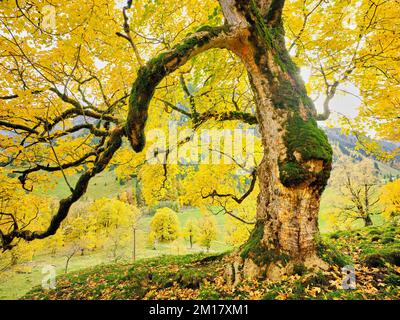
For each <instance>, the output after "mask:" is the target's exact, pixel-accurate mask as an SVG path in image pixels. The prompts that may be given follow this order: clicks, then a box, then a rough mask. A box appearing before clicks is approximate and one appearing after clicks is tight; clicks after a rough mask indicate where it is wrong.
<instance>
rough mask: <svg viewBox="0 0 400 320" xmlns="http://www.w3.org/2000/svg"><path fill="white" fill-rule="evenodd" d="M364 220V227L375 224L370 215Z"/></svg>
mask: <svg viewBox="0 0 400 320" xmlns="http://www.w3.org/2000/svg"><path fill="white" fill-rule="evenodd" d="M363 220H364V226H365V227H370V226H372V225H373V224H374V223H373V222H372V219H371V217H370V216H369V215H367V216H366V217H365V218H364V219H363Z"/></svg>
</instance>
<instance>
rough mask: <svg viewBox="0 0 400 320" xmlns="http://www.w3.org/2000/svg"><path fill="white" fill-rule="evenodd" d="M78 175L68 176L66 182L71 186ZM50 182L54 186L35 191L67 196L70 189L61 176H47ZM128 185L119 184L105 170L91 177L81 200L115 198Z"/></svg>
mask: <svg viewBox="0 0 400 320" xmlns="http://www.w3.org/2000/svg"><path fill="white" fill-rule="evenodd" d="M79 177H80V175H79V174H75V175H72V176H69V177H68V183H69V184H70V185H72V186H74V185H75V183H76V182H77V181H78V179H79ZM49 179H50V184H53V185H54V188H51V189H46V190H38V191H36V193H38V194H41V195H46V196H51V197H54V198H57V199H61V198H64V197H66V196H69V194H70V191H69V188H68V185H67V183H66V182H65V180H64V179H63V178H54V177H52V176H49ZM128 187H129V185H128V184H125V185H121V184H120V183H119V181H118V178H117V176H116V175H115V173H114V172H113V171H105V172H102V173H100V174H98V175H97V176H95V177H94V178H92V179H91V181H90V184H89V187H88V190H87V192H86V194H85V195H84V196H83V198H82V201H87V200H96V199H99V198H115V197H117V196H118V195H119V194H121V193H122V192H123V191H125V190H126V189H127V188H128Z"/></svg>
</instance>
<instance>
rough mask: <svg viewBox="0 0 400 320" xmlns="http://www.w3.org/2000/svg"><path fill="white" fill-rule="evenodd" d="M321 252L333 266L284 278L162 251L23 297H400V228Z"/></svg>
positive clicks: (329, 245)
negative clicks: (349, 270)
mask: <svg viewBox="0 0 400 320" xmlns="http://www.w3.org/2000/svg"><path fill="white" fill-rule="evenodd" d="M319 254H320V256H321V257H322V258H323V259H325V260H326V261H328V262H330V264H331V267H330V269H329V270H327V271H319V272H317V273H308V272H306V270H305V269H304V267H301V266H299V267H298V268H296V274H295V275H293V276H290V277H287V278H285V279H283V280H282V281H281V282H279V283H270V282H268V281H263V280H258V281H251V282H249V281H242V282H241V283H240V284H239V285H238V286H237V287H236V288H232V287H231V286H229V285H227V284H226V283H225V280H224V259H226V256H227V255H224V254H219V255H215V254H214V255H206V254H204V253H200V254H191V255H184V256H162V257H157V258H151V259H145V260H140V261H138V262H136V263H133V264H112V265H108V266H105V265H102V266H96V267H93V268H88V269H86V270H82V271H78V272H72V273H70V274H67V275H64V276H61V277H59V278H58V279H57V289H56V290H51V291H43V290H42V289H41V288H40V287H36V288H34V289H33V290H32V291H30V292H29V293H28V294H26V295H25V296H24V297H23V298H24V299H400V228H399V227H392V226H381V227H370V228H364V229H360V230H357V231H353V232H338V233H333V234H330V235H327V236H325V237H323V239H322V240H321V242H320V245H319ZM346 264H351V265H354V267H355V270H356V281H357V288H356V289H355V290H343V289H342V279H343V275H342V273H341V269H340V268H341V267H342V266H344V265H346Z"/></svg>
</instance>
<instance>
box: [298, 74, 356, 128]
mask: <svg viewBox="0 0 400 320" xmlns="http://www.w3.org/2000/svg"><path fill="white" fill-rule="evenodd" d="M301 76H302V77H303V79H304V81H305V82H308V79H309V77H310V71H309V70H307V69H301ZM358 95H359V90H358V88H357V87H356V86H354V85H353V84H351V83H350V84H346V85H340V86H339V88H338V90H337V92H336V95H335V97H334V98H333V99H332V101H331V103H330V109H331V112H332V115H331V117H330V120H333V121H334V120H335V118H337V117H338V116H339V115H344V116H346V117H348V118H354V117H356V116H357V114H358V108H359V107H360V102H361V101H360V99H359V98H358V97H357V96H358ZM311 98H313V97H311ZM324 100H325V96H323V95H321V96H320V97H319V98H318V99H317V100H316V101H315V106H316V108H317V111H318V112H320V113H322V112H323V104H324Z"/></svg>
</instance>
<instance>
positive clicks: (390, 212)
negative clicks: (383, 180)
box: [381, 179, 400, 224]
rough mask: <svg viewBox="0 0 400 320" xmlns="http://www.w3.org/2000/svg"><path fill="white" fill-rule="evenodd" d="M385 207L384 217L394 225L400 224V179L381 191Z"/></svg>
mask: <svg viewBox="0 0 400 320" xmlns="http://www.w3.org/2000/svg"><path fill="white" fill-rule="evenodd" d="M381 193H382V196H381V200H382V204H383V206H384V213H383V215H384V216H385V218H386V219H387V220H389V221H390V222H392V223H394V224H399V223H400V179H398V180H395V181H393V182H390V183H388V184H386V185H385V186H383V187H382V189H381Z"/></svg>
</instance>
